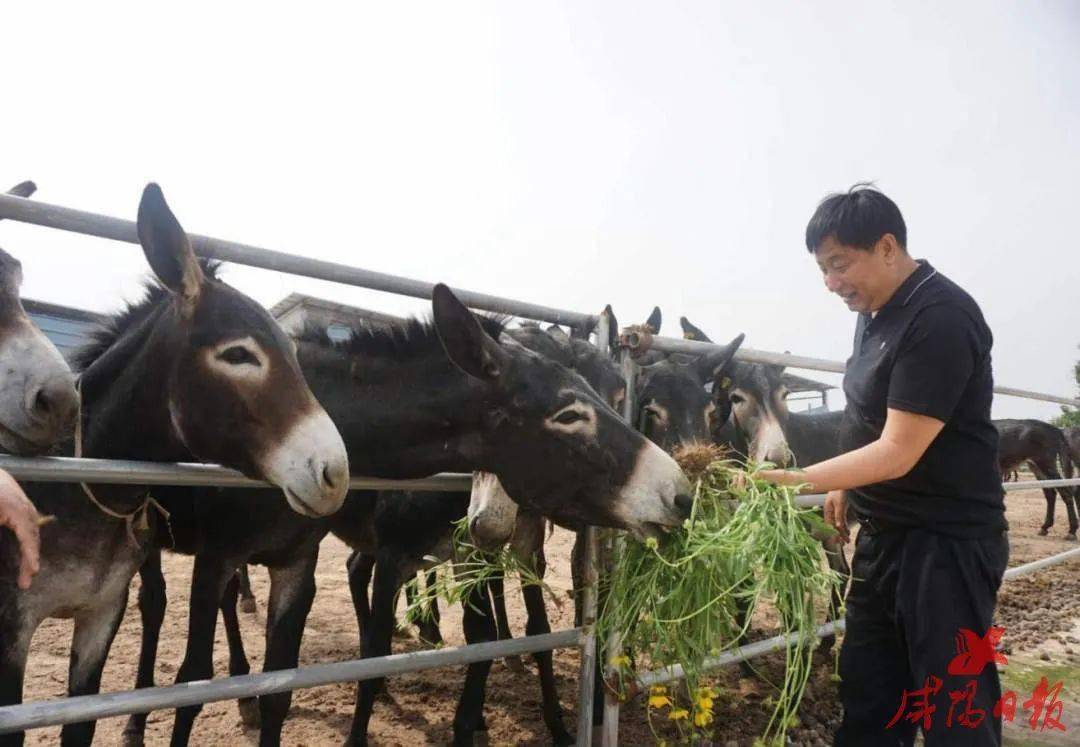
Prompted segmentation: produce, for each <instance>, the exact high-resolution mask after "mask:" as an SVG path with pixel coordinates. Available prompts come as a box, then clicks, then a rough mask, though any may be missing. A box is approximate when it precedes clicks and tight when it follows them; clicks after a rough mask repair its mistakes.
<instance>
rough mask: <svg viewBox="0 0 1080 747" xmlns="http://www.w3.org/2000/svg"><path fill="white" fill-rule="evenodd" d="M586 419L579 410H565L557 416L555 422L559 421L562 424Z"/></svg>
mask: <svg viewBox="0 0 1080 747" xmlns="http://www.w3.org/2000/svg"><path fill="white" fill-rule="evenodd" d="M584 419H585V416H584V415H582V414H581V413H580V412H578V411H577V410H563V411H562V412H560V413H559V414H558V415H556V416H555V422H556V423H559V424H560V425H570V424H571V423H576V422H578V421H579V420H584Z"/></svg>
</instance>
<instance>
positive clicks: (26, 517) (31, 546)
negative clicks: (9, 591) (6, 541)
mask: <svg viewBox="0 0 1080 747" xmlns="http://www.w3.org/2000/svg"><path fill="white" fill-rule="evenodd" d="M40 523H41V515H40V514H39V513H38V512H37V509H36V508H34V504H33V503H31V502H30V499H29V498H27V497H26V493H24V492H23V490H22V488H20V487H19V483H17V482H15V479H14V478H13V477H12V476H11V475H9V474H8V473H7V472H5V471H4V470H2V469H0V527H8V528H9V529H10V530H11V531H12V532H14V533H15V539H16V541H17V542H18V543H19V588H20V589H29V588H30V581H31V579H32V578H33V577H34V574H35V573H37V572H38V564H39V561H40V557H41V536H40V534H39V532H38V527H39V526H40Z"/></svg>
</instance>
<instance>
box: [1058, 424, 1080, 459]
mask: <svg viewBox="0 0 1080 747" xmlns="http://www.w3.org/2000/svg"><path fill="white" fill-rule="evenodd" d="M1061 432H1062V433H1064V434H1065V443H1067V444H1068V445H1069V456H1070V457H1071V458H1072V462H1073V465H1074V466H1076V465H1080V426H1075V425H1073V426H1069V427H1068V428H1062V429H1061Z"/></svg>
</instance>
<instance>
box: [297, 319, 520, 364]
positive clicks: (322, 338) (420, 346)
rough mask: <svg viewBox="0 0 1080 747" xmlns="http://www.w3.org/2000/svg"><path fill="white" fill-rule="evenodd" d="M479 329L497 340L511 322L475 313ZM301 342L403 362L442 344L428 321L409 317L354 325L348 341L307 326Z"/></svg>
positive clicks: (440, 348)
mask: <svg viewBox="0 0 1080 747" xmlns="http://www.w3.org/2000/svg"><path fill="white" fill-rule="evenodd" d="M476 318H477V320H478V321H479V322H480V326H481V328H482V329H483V330H484V331H485V332H487V333H488V334H489V335H491V337H492V338H494V339H496V340H498V339H499V336H500V335H501V334H502V333H503V331H504V330H505V329H506V326H507V324H509V323H510V317H507V316H501V315H494V314H492V315H488V314H477V315H476ZM297 340H299V341H300V342H309V343H313V344H315V345H318V346H320V347H322V348H327V349H330V350H336V351H340V352H343V353H346V354H348V355H358V356H359V355H362V356H374V357H380V358H390V359H391V360H406V359H409V358H413V357H415V356H417V355H422V354H425V353H434V352H441V351H442V349H443V347H442V341H441V340H440V339H439V333H438V332H437V331H436V330H435V323H434V322H433V321H432V320H430V319H417V318H416V317H410V318H409V319H405V320H403V321H400V322H394V323H392V324H389V325H387V324H385V323H380V322H369V321H358V322H355V323H354V324H353V325H352V327H351V329H350V334H349V336H348V337H347V338H345V339H344V340H341V341H339V342H338V341H334V340H331V339H330V337H329V335H328V334H327V332H326V329H325V328H324V327H322V326H319V325H315V324H307V325H305V327H304V329H303V330H302V331H301V332H300V334H299V335H298V336H297Z"/></svg>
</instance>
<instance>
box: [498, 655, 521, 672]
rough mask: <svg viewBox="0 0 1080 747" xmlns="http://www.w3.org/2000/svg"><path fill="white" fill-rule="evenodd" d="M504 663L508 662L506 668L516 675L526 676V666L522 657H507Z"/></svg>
mask: <svg viewBox="0 0 1080 747" xmlns="http://www.w3.org/2000/svg"><path fill="white" fill-rule="evenodd" d="M503 661H505V662H506V668H507V669H509V670H510V671H511V672H513V673H514V674H525V664H524V663H523V662H522V661H521V657H520V656H507V657H506V658H505V659H503Z"/></svg>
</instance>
